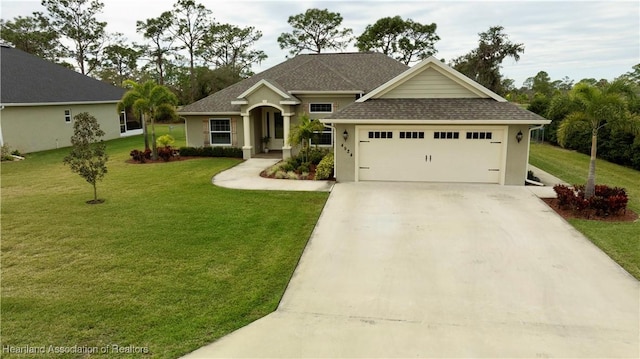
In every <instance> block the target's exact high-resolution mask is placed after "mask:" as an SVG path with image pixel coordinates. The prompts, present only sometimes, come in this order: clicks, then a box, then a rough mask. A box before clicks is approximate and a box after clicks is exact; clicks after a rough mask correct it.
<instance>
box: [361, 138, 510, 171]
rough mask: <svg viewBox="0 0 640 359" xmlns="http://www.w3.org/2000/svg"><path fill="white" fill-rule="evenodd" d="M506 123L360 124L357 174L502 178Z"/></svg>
mask: <svg viewBox="0 0 640 359" xmlns="http://www.w3.org/2000/svg"><path fill="white" fill-rule="evenodd" d="M505 130H506V129H505V128H499V129H497V128H474V127H470V128H462V127H459V128H437V127H411V128H409V127H407V128H384V127H382V126H381V127H378V128H373V127H371V128H359V129H358V136H359V137H358V141H359V144H358V164H357V171H358V179H359V180H361V181H420V182H477V183H500V180H501V178H502V173H503V171H504V164H503V163H504V160H503V152H504V147H505V146H504V145H505V144H504V133H505Z"/></svg>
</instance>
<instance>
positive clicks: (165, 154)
mask: <svg viewBox="0 0 640 359" xmlns="http://www.w3.org/2000/svg"><path fill="white" fill-rule="evenodd" d="M173 152H174V150H173V148H171V146H165V147H160V148H158V157H160V158H162V160H163V161H169V160H170V159H171V157H173Z"/></svg>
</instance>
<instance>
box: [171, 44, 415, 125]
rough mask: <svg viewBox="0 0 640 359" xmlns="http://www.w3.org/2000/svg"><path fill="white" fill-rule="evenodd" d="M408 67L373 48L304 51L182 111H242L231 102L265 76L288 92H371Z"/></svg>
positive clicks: (187, 106)
mask: <svg viewBox="0 0 640 359" xmlns="http://www.w3.org/2000/svg"><path fill="white" fill-rule="evenodd" d="M408 68H409V67H408V66H406V65H404V64H402V63H400V62H398V61H396V60H394V59H392V58H390V57H388V56H386V55H384V54H381V53H373V52H357V53H337V54H303V55H298V56H296V57H294V58H291V59H289V60H287V61H285V62H282V63H280V64H278V65H276V66H274V67H272V68H270V69H267V70H265V71H263V72H261V73H259V74H256V75H254V76H251V77H250V78H248V79H245V80H243V81H240V82H238V83H236V84H234V85H231V86H229V87H227V88H225V89H222V90H220V91H218V92H216V93H214V94H212V95H210V96H208V97H205V98H203V99H201V100H199V101H196V102H194V103H192V104H189V105H186V106H185V107H183V108H182V109H181V110H180V112H182V113H211V112H240V106H239V105H231V101H233V100H235V99H236V98H237V96H238V95H240V94H241V93H243V92H244V91H246V90H247V89H248V88H250V87H251V86H253V85H254V84H256V83H257V82H258V81H260V80H262V79H267V80H273V81H275V82H277V84H278V85H279V86H280V87H282V88H284V89H286V91H288V92H292V91H293V92H295V91H362V92H365V93H366V92H369V91H371V90H373V89H374V88H376V87H378V86H380V85H382V84H383V83H385V82H387V81H389V80H391V79H392V78H394V77H395V76H397V75H399V74H400V73H402V72H404V71H406V70H407V69H408Z"/></svg>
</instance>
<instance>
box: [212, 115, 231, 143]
mask: <svg viewBox="0 0 640 359" xmlns="http://www.w3.org/2000/svg"><path fill="white" fill-rule="evenodd" d="M209 129H210V131H211V145H212V146H230V145H231V120H230V119H228V118H225V119H213V118H212V119H210V120H209Z"/></svg>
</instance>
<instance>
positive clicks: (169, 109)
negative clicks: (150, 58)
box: [118, 80, 178, 160]
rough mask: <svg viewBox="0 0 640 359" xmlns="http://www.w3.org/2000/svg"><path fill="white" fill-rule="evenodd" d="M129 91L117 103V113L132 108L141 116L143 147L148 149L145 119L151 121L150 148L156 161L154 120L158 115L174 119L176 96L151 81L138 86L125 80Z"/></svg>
mask: <svg viewBox="0 0 640 359" xmlns="http://www.w3.org/2000/svg"><path fill="white" fill-rule="evenodd" d="M124 85H125V87H126V88H128V89H129V91H127V92H126V93H125V94H124V96H122V99H121V100H120V102H118V112H120V111H122V110H124V109H126V108H132V109H133V110H134V111H135V112H136V113H140V114H142V123H143V129H144V133H145V147H146V148H148V141H147V134H146V133H147V132H146V131H147V119H150V120H151V147H152V154H153V159H154V160H156V159H158V150H157V148H156V129H155V120H156V118H157V117H158V116H160V115H167V114H168V115H170V116H171V117H176V116H177V114H176V108H175V105H176V104H177V103H178V99H177V98H176V96H175V95H174V94H173V93H172V92H171V91H169V89H167V88H166V87H164V86H161V85H158V84H156V83H155V82H153V81H147V82H145V83H143V84H139V83H137V82H135V81H131V80H126V81H125V82H124Z"/></svg>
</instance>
